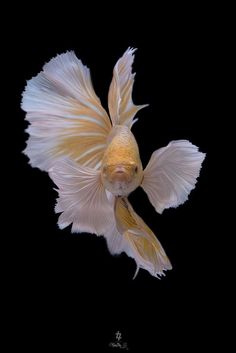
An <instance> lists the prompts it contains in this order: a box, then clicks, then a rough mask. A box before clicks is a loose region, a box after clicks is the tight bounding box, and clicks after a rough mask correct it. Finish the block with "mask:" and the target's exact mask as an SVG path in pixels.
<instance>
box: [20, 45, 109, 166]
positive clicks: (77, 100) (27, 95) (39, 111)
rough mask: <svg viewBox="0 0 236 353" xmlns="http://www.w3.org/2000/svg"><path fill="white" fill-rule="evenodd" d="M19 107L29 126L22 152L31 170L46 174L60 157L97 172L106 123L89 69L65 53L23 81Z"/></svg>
mask: <svg viewBox="0 0 236 353" xmlns="http://www.w3.org/2000/svg"><path fill="white" fill-rule="evenodd" d="M22 109H23V110H24V111H26V112H27V115H26V120H28V121H29V122H30V125H29V127H28V129H27V130H26V131H27V132H28V133H29V135H30V137H29V139H28V141H27V147H26V149H25V151H24V153H25V154H26V155H27V156H28V157H29V159H30V163H31V165H32V166H33V167H38V168H40V169H42V170H46V171H48V170H49V169H50V168H51V167H52V166H53V164H54V163H55V162H56V161H57V160H58V159H59V158H61V157H62V156H68V157H70V158H72V159H73V160H74V161H77V162H79V163H80V164H83V165H87V166H89V167H93V168H96V169H97V168H99V166H100V164H101V160H102V157H103V154H104V151H105V149H106V139H107V136H108V134H109V132H110V130H111V122H110V119H109V116H108V115H107V113H106V111H105V110H104V109H103V107H102V106H101V103H100V100H99V98H98V97H97V95H96V94H95V92H94V89H93V85H92V81H91V77H90V71H89V69H88V68H87V67H86V66H84V65H83V64H82V62H81V61H80V60H79V59H78V58H77V57H76V55H75V53H74V52H66V53H64V54H61V55H58V56H57V57H55V58H53V59H51V60H50V62H49V63H47V64H46V65H45V66H44V67H43V71H42V72H40V73H39V74H38V75H37V76H36V77H33V78H32V79H31V80H30V81H28V83H27V86H26V88H25V91H24V93H23V97H22Z"/></svg>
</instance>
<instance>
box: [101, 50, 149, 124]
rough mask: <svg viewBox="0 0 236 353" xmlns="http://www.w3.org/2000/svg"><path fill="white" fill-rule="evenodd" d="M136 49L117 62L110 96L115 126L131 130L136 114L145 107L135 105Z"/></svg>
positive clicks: (110, 109) (109, 103)
mask: <svg viewBox="0 0 236 353" xmlns="http://www.w3.org/2000/svg"><path fill="white" fill-rule="evenodd" d="M135 50H136V49H132V48H128V49H127V50H126V52H125V53H124V55H123V56H122V57H121V58H120V59H119V60H118V61H117V63H116V65H115V67H114V70H113V78H112V81H111V85H110V89H109V94H108V107H109V112H110V116H111V119H112V123H113V125H117V124H119V125H123V124H124V125H127V126H128V127H129V128H131V126H132V124H133V118H134V116H135V114H136V113H137V112H138V111H139V110H140V109H142V108H144V107H146V106H147V105H148V104H145V105H134V104H133V101H132V90H133V84H134V76H135V74H134V73H133V74H132V64H133V61H134V55H133V54H134V52H135Z"/></svg>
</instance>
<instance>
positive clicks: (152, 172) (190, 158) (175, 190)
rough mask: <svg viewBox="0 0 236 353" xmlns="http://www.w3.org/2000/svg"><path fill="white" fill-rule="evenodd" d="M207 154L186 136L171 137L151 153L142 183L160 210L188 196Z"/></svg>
mask: <svg viewBox="0 0 236 353" xmlns="http://www.w3.org/2000/svg"><path fill="white" fill-rule="evenodd" d="M204 158H205V154H204V153H201V152H198V147H197V146H194V145H193V144H192V143H191V142H189V141H187V140H177V141H172V142H170V143H169V144H168V146H166V147H163V148H160V149H158V150H157V151H155V152H154V153H153V154H152V156H151V159H150V161H149V163H148V165H147V167H146V169H145V170H144V178H143V182H142V185H141V186H142V187H143V189H144V190H145V191H146V193H147V195H148V198H149V200H150V202H151V203H152V205H153V206H154V207H155V209H156V211H157V212H158V213H162V211H163V210H164V209H165V208H169V207H177V206H179V205H180V204H182V203H184V202H185V201H186V200H187V199H188V195H189V193H190V191H191V190H192V189H194V187H195V184H196V182H197V177H198V176H199V173H200V169H201V165H202V162H203V160H204Z"/></svg>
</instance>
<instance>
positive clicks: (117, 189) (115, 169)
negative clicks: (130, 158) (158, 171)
mask: <svg viewBox="0 0 236 353" xmlns="http://www.w3.org/2000/svg"><path fill="white" fill-rule="evenodd" d="M142 174H143V170H142V165H141V163H140V164H138V163H135V162H126V163H119V164H105V165H104V166H103V168H102V181H103V185H104V186H105V188H106V189H107V190H108V191H110V192H111V193H112V194H113V195H116V196H124V195H125V196H127V195H128V194H130V193H131V192H132V191H134V190H135V189H136V188H137V187H138V186H139V185H140V183H141V180H142Z"/></svg>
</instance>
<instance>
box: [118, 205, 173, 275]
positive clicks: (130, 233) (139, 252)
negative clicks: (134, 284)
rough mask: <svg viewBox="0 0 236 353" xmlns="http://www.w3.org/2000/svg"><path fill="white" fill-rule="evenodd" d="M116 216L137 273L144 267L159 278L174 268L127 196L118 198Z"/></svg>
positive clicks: (125, 247)
mask: <svg viewBox="0 0 236 353" xmlns="http://www.w3.org/2000/svg"><path fill="white" fill-rule="evenodd" d="M115 218H116V226H117V229H118V231H119V233H121V234H122V235H123V237H124V238H125V240H126V243H125V246H124V245H123V250H124V251H125V252H126V253H127V254H128V255H129V256H130V257H132V258H134V260H135V261H136V264H137V271H136V274H137V272H138V269H139V268H144V269H145V270H147V271H149V272H150V273H151V275H153V276H155V277H158V278H159V276H161V275H164V270H170V269H171V268H172V266H171V263H170V261H169V259H168V257H167V256H166V254H165V251H164V250H163V248H162V246H161V244H160V242H159V241H158V240H157V238H156V237H155V235H154V234H153V232H152V231H151V229H150V228H149V227H148V226H147V225H146V224H145V223H144V221H143V220H142V219H141V218H140V217H139V216H138V215H137V213H135V211H134V210H133V208H132V206H131V205H130V203H129V201H128V200H127V198H117V199H116V203H115ZM136 274H135V275H136Z"/></svg>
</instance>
